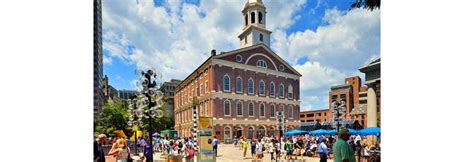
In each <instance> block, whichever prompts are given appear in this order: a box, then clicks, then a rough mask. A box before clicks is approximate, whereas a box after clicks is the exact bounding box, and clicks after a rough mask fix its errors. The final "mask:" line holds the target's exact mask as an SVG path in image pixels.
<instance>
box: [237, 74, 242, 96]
mask: <svg viewBox="0 0 474 162" xmlns="http://www.w3.org/2000/svg"><path fill="white" fill-rule="evenodd" d="M236 86H237V90H236V91H237V93H242V78H240V77H237V81H236Z"/></svg>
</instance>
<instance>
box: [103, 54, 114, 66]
mask: <svg viewBox="0 0 474 162" xmlns="http://www.w3.org/2000/svg"><path fill="white" fill-rule="evenodd" d="M102 61H103V64H104V65H112V58H110V57H107V56H104V57H103V60H102Z"/></svg>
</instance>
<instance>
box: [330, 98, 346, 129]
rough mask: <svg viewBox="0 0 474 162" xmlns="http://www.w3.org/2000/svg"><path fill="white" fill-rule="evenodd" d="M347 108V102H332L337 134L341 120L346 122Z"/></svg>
mask: <svg viewBox="0 0 474 162" xmlns="http://www.w3.org/2000/svg"><path fill="white" fill-rule="evenodd" d="M345 107H346V102H345V101H340V102H339V101H337V100H334V101H332V109H333V119H334V121H336V129H337V132H339V122H340V121H341V120H344V116H345V110H346V109H345Z"/></svg>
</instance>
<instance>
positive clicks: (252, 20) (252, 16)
mask: <svg viewBox="0 0 474 162" xmlns="http://www.w3.org/2000/svg"><path fill="white" fill-rule="evenodd" d="M250 20H251V23H252V24H253V23H255V12H252V13H251V14H250Z"/></svg>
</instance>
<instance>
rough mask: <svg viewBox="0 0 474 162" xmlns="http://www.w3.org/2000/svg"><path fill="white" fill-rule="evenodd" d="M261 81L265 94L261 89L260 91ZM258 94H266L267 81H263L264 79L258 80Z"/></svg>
mask: <svg viewBox="0 0 474 162" xmlns="http://www.w3.org/2000/svg"><path fill="white" fill-rule="evenodd" d="M260 83H263V94H261V91H260ZM258 95H259V96H265V81H263V80H260V81H259V82H258Z"/></svg>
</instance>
